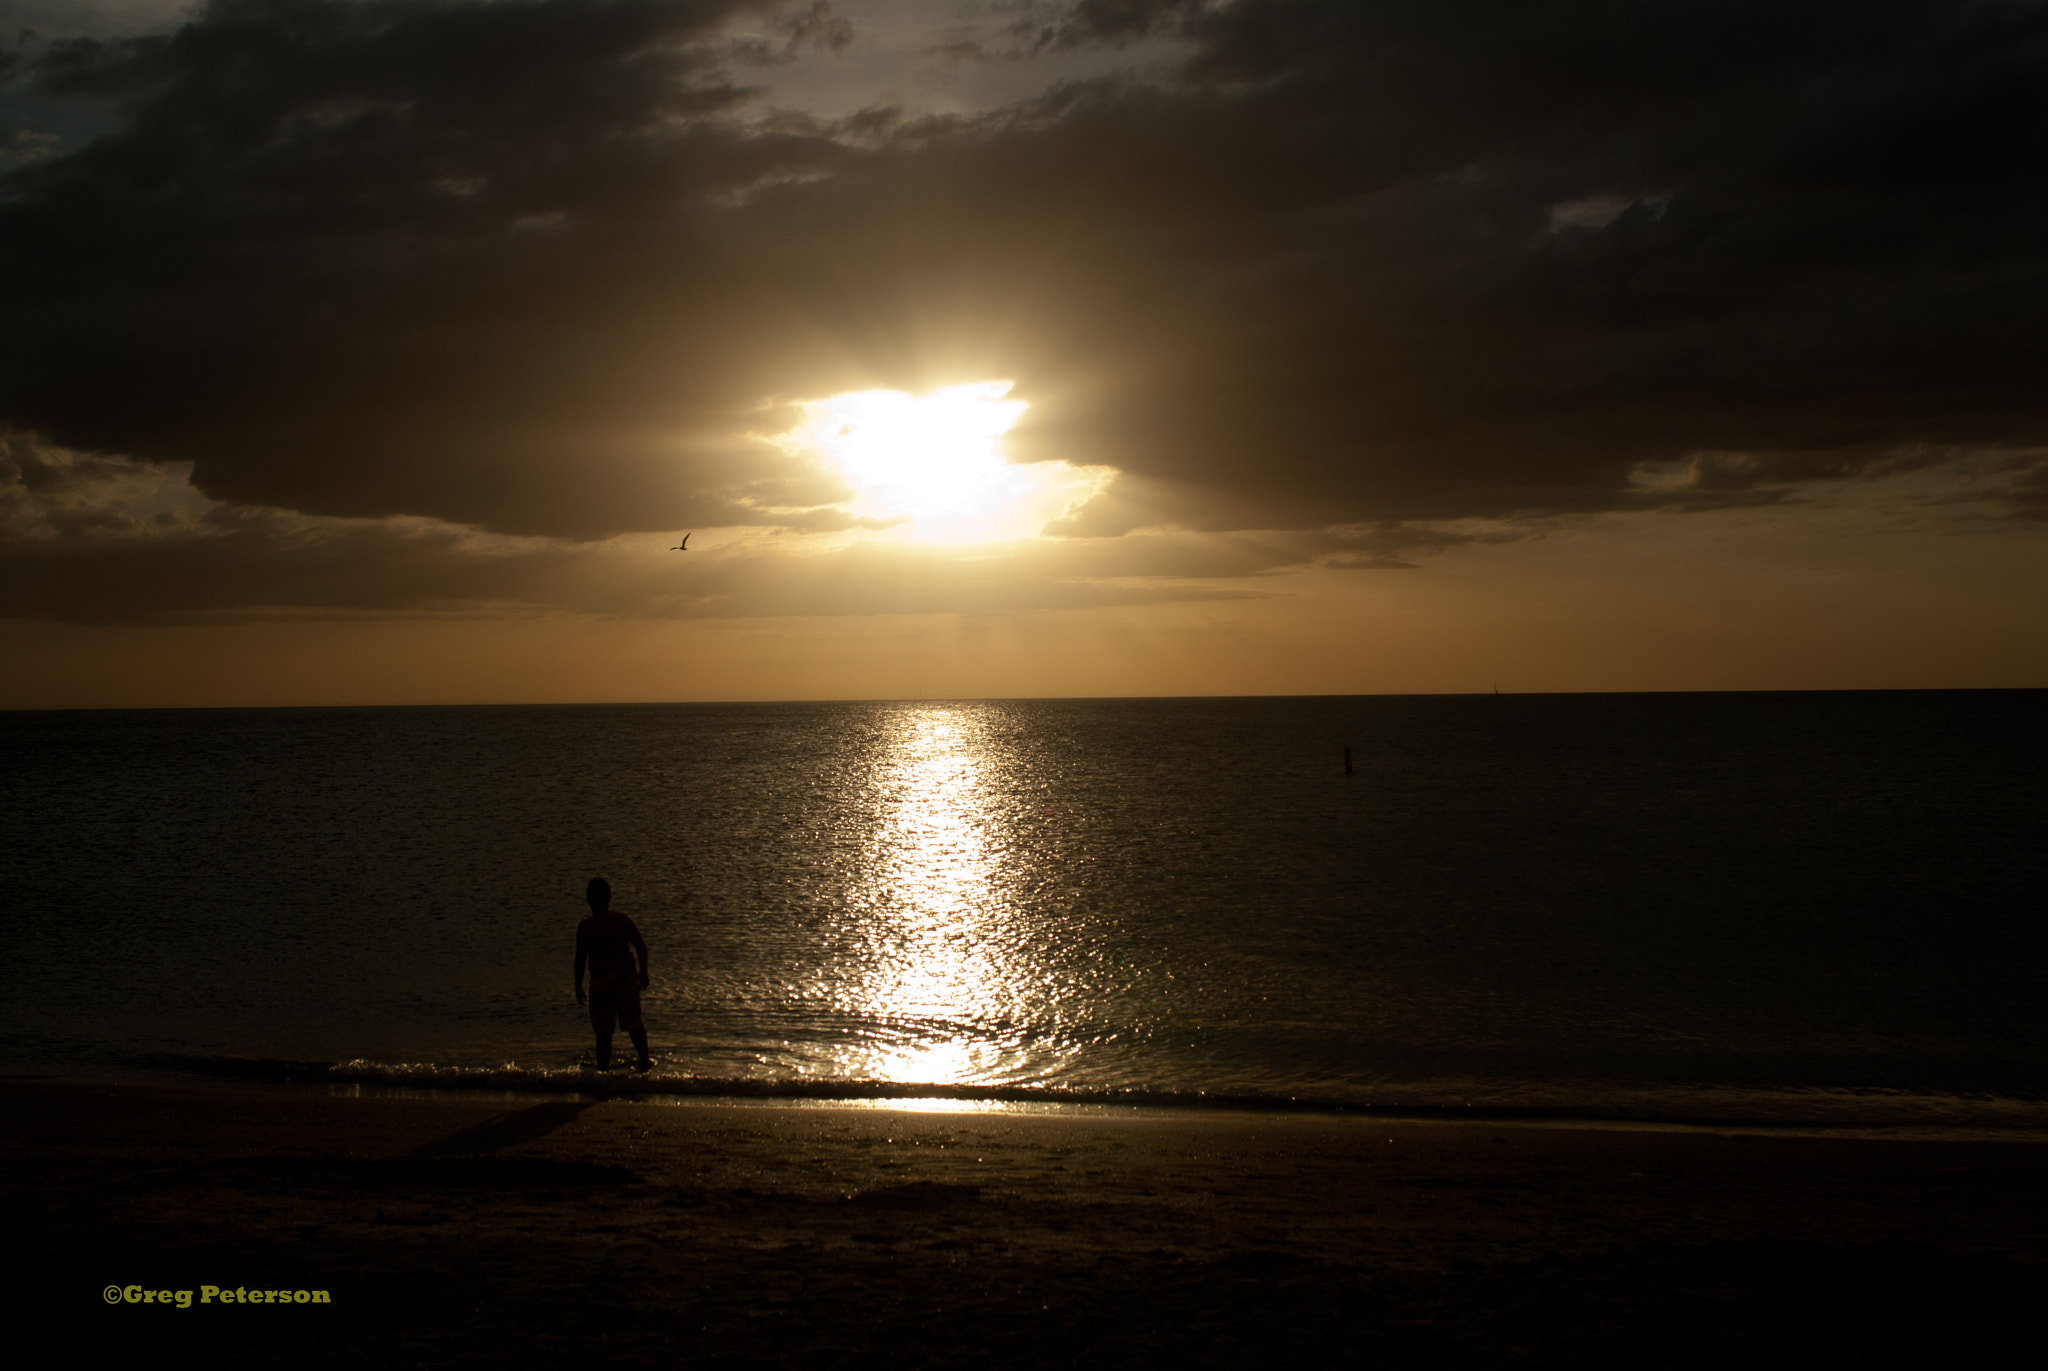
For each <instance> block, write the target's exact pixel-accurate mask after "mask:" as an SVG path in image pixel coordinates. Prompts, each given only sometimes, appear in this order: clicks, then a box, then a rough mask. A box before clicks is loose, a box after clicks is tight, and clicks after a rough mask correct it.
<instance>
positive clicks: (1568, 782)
mask: <svg viewBox="0 0 2048 1371" xmlns="http://www.w3.org/2000/svg"><path fill="white" fill-rule="evenodd" d="M2044 706H2048V699H2044V696H2043V694H2042V693H2040V692H1997V693H1918V694H1883V693H1869V694H1801V695H1664V696H1548V697H1537V696H1532V697H1505V698H1495V697H1427V698H1417V697H1411V698H1384V697H1381V698H1350V699H1328V698H1326V699H1279V700H1173V701H1023V702H989V703H959V704H946V703H936V704H933V703H897V704H890V703H873V704H786V705H726V706H645V707H573V708H571V707H560V708H556V707H549V708H517V709H512V708H506V709H484V708H478V709H375V710H371V709H365V710H267V711H162V712H99V713H79V714H49V713H44V714H15V715H9V716H0V743H4V746H5V748H6V759H7V766H6V772H5V777H4V780H0V806H4V809H0V816H4V821H5V833H6V838H7V843H6V851H5V859H4V860H5V868H4V875H5V888H6V891H7V901H8V909H9V918H10V921H11V924H12V929H11V935H10V943H11V947H10V951H9V955H8V957H7V958H6V962H5V971H4V973H0V977H4V979H0V994H4V1003H5V1015H4V1018H0V1034H4V1037H0V1051H4V1054H5V1056H6V1058H7V1059H8V1060H9V1062H10V1063H11V1064H13V1067H14V1069H17V1070H81V1069H112V1068H118V1067H120V1066H122V1065H124V1064H125V1065H136V1064H146V1063H148V1062H150V1061H160V1060H161V1059H162V1058H164V1057H165V1056H170V1057H178V1058H184V1059H196V1060H201V1061H204V1060H210V1059H219V1058H240V1057H260V1058H278V1059H293V1060H299V1061H327V1062H344V1063H345V1062H354V1063H356V1065H355V1066H354V1067H352V1068H350V1070H352V1071H353V1072H354V1073H355V1078H362V1079H379V1078H387V1079H388V1078H406V1079H440V1080H453V1079H485V1078H488V1079H493V1080H497V1081H500V1082H507V1081H512V1082H516V1081H540V1082H556V1083H559V1082H561V1081H563V1080H565V1079H571V1078H573V1073H575V1072H577V1071H578V1070H579V1063H583V1062H587V1060H588V1056H589V1046H588V1043H587V1041H586V1035H587V1029H586V1027H585V1025H584V1022H583V1020H582V1018H581V1017H580V1013H579V1011H578V1009H577V1007H576V1005H575V1003H574V1000H573V998H572V995H571V989H570V954H571V950H572V941H573V934H574V928H575V924H576V921H577V919H578V918H579V917H581V915H582V913H583V912H584V911H583V908H582V905H581V900H580V896H581V891H582V887H583V883H584V881H585V879H586V878H587V877H588V876H590V875H591V874H593V873H596V872H602V873H603V874H605V875H607V876H608V877H609V878H610V879H611V881H612V882H613V884H614V886H615V887H616V889H617V891H618V905H619V907H620V908H622V909H624V910H625V911H626V912H628V913H629V914H631V915H632V916H633V917H634V918H635V919H636V920H637V921H638V922H639V924H640V926H641V928H642V930H643V931H644V932H645V934H646V936H647V939H648V942H649V944H650V945H651V947H652V952H653V970H654V986H653V988H652V990H651V991H650V993H649V995H648V997H647V1003H646V1009H647V1017H648V1020H649V1023H650V1026H651V1029H652V1032H653V1036H654V1042H655V1048H656V1052H657V1055H658V1056H659V1058H660V1067H659V1073H658V1074H659V1076H660V1077H661V1078H662V1079H663V1080H665V1081H668V1082H670V1083H682V1082H695V1083H703V1082H707V1081H709V1082H726V1083H732V1082H736V1081H737V1082H753V1083H756V1087H757V1088H766V1083H776V1082H781V1083H800V1082H826V1083H831V1084H830V1085H829V1086H820V1087H818V1088H820V1089H826V1088H838V1087H839V1086H842V1085H844V1086H847V1087H848V1088H852V1086H851V1085H850V1083H859V1082H865V1083H879V1084H881V1085H887V1084H890V1083H893V1084H895V1085H899V1086H905V1087H908V1086H919V1085H928V1086H932V1087H955V1088H957V1087H988V1088H998V1087H1003V1088H1015V1087H1032V1088H1057V1089H1063V1090H1069V1091H1080V1092H1110V1093H1114V1092H1133V1091H1143V1092H1171V1093H1182V1094H1194V1093H1199V1092H1207V1093H1208V1094H1209V1095H1210V1096H1212V1097H1213V1096H1217V1095H1237V1096H1251V1097H1258V1098H1264V1099H1286V1098H1299V1099H1305V1100H1319V1101H1328V1102H1337V1103H1353V1104H1357V1103H1378V1104H1389V1105H1401V1104H1411V1105H1431V1104H1436V1105H1443V1104H1459V1103H1464V1102H1476V1103H1483V1104H1493V1105H1502V1106H1521V1107H1529V1108H1535V1109H1564V1110H1583V1111H1588V1112H1603V1111H1605V1112H1621V1113H1634V1114H1642V1113H1650V1114H1660V1115H1663V1116H1669V1117H1740V1116H1745V1115H1756V1114H1759V1113H1760V1112H1761V1113H1763V1114H1777V1115H1785V1116H1787V1117H1791V1116H1801V1117H1812V1118H1816V1119H1818V1118H1824V1117H1825V1118H1833V1117H1841V1118H1864V1119H1873V1120H1874V1119H1884V1118H1899V1119H1908V1118H1918V1117H1949V1116H1954V1117H1960V1116H1961V1115H1962V1114H1972V1115H1973V1116H1983V1117H1990V1116H1994V1115H1996V1116H1998V1117H2000V1118H2008V1119H2017V1120H2021V1121H2025V1120H2027V1119H2031V1118H2033V1117H2034V1115H2035V1114H2036V1113H2037V1112H2038V1110H2039V1105H2040V1101H2041V1100H2042V1099H2043V1097H2044V1092H2048V1033H2044V1031H2043V1030H2044V1029H2048V1010H2044V997H2043V996H2042V995H2041V994H2040V986H2041V984H2042V978H2043V973H2044V971H2048V929H2044V927H2043V923H2042V918H2041V913H2040V910H2041V907H2042V905H2043V901H2042V900H2041V898H2040V892H2041V890H2042V889H2044V888H2048V883H2044V880H2043V878H2044V876H2048V861H2044V857H2043V847H2042V842H2041V832H2042V826H2041V820H2042V807H2041V802H2040V798H2039V792H2040V785H2041V780H2042V776H2043V763H2044V761H2048V728H2044V724H2048V709H2044ZM1346 746H1349V747H1350V748H1351V749H1352V752H1353V757H1354V774H1352V775H1350V776H1346V775H1345V774H1344V773H1343V767H1342V758H1343V752H1342V750H1343V748H1345V747H1346ZM792 1088H793V1087H792Z"/></svg>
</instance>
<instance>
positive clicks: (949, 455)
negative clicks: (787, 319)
mask: <svg viewBox="0 0 2048 1371" xmlns="http://www.w3.org/2000/svg"><path fill="white" fill-rule="evenodd" d="M1010 385H1011V383H1010V382H1008V381H974V382H970V383H968V384H967V385H961V386H949V387H947V388H946V389H944V390H937V391H933V392H932V393H931V394H929V395H917V396H912V395H906V394H904V393H903V392H902V391H900V390H863V391H855V392H853V393H851V394H846V395H835V396H833V397H832V398H831V399H829V400H813V401H810V402H808V403H806V404H805V405H804V406H803V409H804V422H803V423H801V424H799V425H798V426H797V427H796V428H795V429H794V430H792V431H791V432H790V433H787V434H785V435H783V437H781V438H780V439H778V440H777V442H778V443H779V445H780V446H782V447H783V448H785V449H786V450H788V451H792V452H804V453H808V454H810V455H811V456H813V457H814V458H817V459H819V460H822V461H824V462H826V463H828V464H830V465H831V466H833V467H834V468H836V469H837V470H838V472H839V473H840V474H841V475H842V476H844V477H845V478H846V481H847V484H849V485H851V486H852V487H853V489H854V498H853V500H852V502H851V504H850V506H849V508H850V509H851V510H852V512H853V513H855V514H858V515H861V516H863V517H865V518H870V519H884V520H890V521H893V522H894V523H895V524H896V525H897V526H898V527H900V528H902V529H903V531H904V532H905V533H907V534H908V535H909V536H912V537H917V538H923V539H933V540H939V541H945V542H982V541H987V540H992V539H1007V538H1028V537H1031V536H1033V535H1035V534H1036V533H1037V532H1038V531H1039V530H1040V529H1041V528H1043V527H1044V526H1045V525H1046V524H1047V523H1049V522H1051V521H1052V520H1054V519H1057V518H1059V517H1060V516H1061V515H1062V514H1065V513H1067V512H1068V511H1069V510H1071V509H1073V508H1075V507H1077V506H1078V505H1080V504H1083V503H1085V502H1086V501H1087V500H1089V499H1091V498H1092V497H1094V496H1095V495H1096V494H1097V493H1099V492H1100V491H1101V490H1102V488H1103V487H1104V486H1105V485H1107V484H1108V480H1109V477H1110V475H1111V474H1112V473H1111V472H1110V471H1109V470H1108V469H1107V468H1104V467H1074V466H1069V465H1068V464H1067V463H1065V462H1036V463H1033V464H1031V465H1028V466H1019V465H1013V464H1012V463H1010V462H1008V461H1006V460H1005V459H1004V453H1003V441H1002V440H1003V435H1004V434H1005V433H1008V432H1009V431H1010V429H1011V428H1012V427H1014V426H1015V425H1016V423H1017V420H1018V418H1019V416H1021V415H1022V414H1023V413H1024V411H1025V410H1026V409H1027V408H1029V406H1028V405H1026V404H1025V403H1024V402H1023V401H1021V400H1011V399H1007V398H1005V397H1006V396H1008V395H1009V393H1010Z"/></svg>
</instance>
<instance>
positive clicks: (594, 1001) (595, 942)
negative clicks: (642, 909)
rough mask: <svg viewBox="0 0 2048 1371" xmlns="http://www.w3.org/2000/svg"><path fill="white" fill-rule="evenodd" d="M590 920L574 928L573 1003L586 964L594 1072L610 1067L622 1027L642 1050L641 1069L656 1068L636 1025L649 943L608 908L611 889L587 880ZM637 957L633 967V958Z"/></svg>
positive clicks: (598, 879) (579, 997)
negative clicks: (614, 1041) (614, 1035)
mask: <svg viewBox="0 0 2048 1371" xmlns="http://www.w3.org/2000/svg"><path fill="white" fill-rule="evenodd" d="M584 898H586V899H588V900H589V901H590V917H589V918H587V919H585V920H584V921H583V922H582V923H580V924H577V925H576V1003H578V1004H583V1003H585V1002H586V1001H585V1000H584V998H583V964H584V963H585V962H588V963H590V999H589V1001H588V1003H589V1005H590V1026H591V1028H592V1029H594V1030H596V1033H597V1069H598V1070H599V1071H609V1070H611V1065H612V1030H613V1029H614V1028H615V1027H617V1026H618V1025H620V1024H624V1025H625V1026H626V1032H627V1033H628V1034H629V1035H631V1037H632V1039H633V1046H634V1047H636V1048H638V1049H639V1050H640V1069H641V1070H642V1071H645V1070H647V1068H648V1067H650V1066H653V1065H654V1059H653V1058H652V1057H650V1056H648V1055H647V1025H646V1024H644V1023H642V1022H641V1021H640V992H641V991H643V990H645V989H646V988H647V944H646V943H645V942H643V941H641V938H640V930H639V929H637V928H635V927H634V926H633V921H632V920H631V919H629V918H627V917H626V916H625V915H623V914H621V913H619V912H618V911H617V910H615V909H613V908H612V885H611V882H610V881H607V880H606V879H605V878H604V877H602V876H593V877H591V878H590V884H589V886H587V887H586V888H585V890H584ZM636 953H637V954H639V962H638V964H637V965H636V964H635V962H634V960H633V958H634V954H636Z"/></svg>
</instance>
